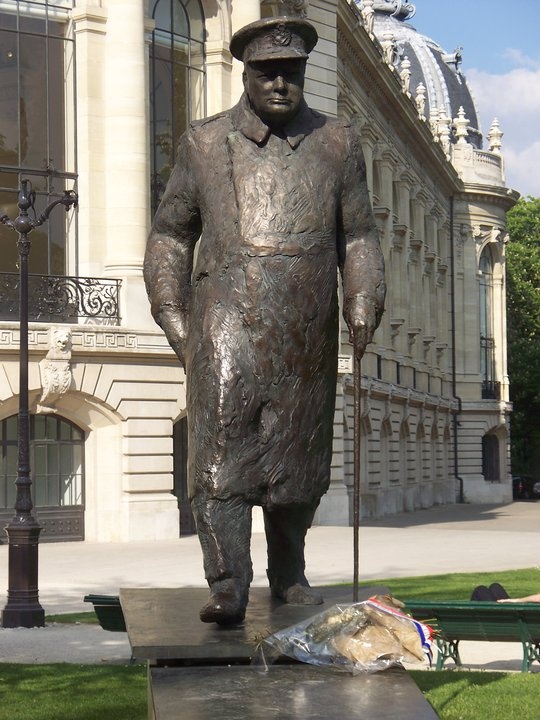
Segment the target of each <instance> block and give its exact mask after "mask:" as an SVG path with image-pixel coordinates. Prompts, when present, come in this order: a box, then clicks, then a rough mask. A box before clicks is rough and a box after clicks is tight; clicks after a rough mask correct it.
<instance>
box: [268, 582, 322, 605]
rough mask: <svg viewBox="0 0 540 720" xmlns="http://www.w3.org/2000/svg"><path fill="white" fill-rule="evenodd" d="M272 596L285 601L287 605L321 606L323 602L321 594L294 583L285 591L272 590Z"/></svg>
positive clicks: (306, 586) (307, 586)
mask: <svg viewBox="0 0 540 720" xmlns="http://www.w3.org/2000/svg"><path fill="white" fill-rule="evenodd" d="M272 595H273V596H274V597H278V598H281V600H285V602H286V603H288V604H289V605H322V603H323V602H324V599H323V596H322V595H321V593H319V592H317V591H316V590H313V589H312V588H310V587H309V585H301V584H300V583H295V584H294V585H291V586H290V587H288V588H287V589H286V590H282V589H279V590H278V589H275V588H272Z"/></svg>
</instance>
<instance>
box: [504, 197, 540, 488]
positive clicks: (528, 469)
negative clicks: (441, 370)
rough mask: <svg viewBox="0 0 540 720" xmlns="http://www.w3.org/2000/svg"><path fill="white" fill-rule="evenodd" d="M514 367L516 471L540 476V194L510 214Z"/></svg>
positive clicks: (508, 269) (509, 317)
mask: <svg viewBox="0 0 540 720" xmlns="http://www.w3.org/2000/svg"><path fill="white" fill-rule="evenodd" d="M507 229H508V233H509V236H510V242H509V243H508V246H507V252H506V275H507V323H508V372H509V376H510V397H511V400H512V402H513V404H514V413H513V417H512V467H513V471H514V472H521V473H528V474H532V475H538V476H539V478H540V198H533V197H528V198H521V199H520V200H519V202H518V203H517V204H516V205H515V206H514V207H513V208H512V210H510V212H509V213H508V215H507Z"/></svg>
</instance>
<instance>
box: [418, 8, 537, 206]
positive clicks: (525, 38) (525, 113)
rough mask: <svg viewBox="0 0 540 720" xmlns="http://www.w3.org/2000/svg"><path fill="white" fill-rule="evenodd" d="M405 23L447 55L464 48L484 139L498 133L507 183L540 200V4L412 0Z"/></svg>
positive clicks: (468, 79) (465, 60)
mask: <svg viewBox="0 0 540 720" xmlns="http://www.w3.org/2000/svg"><path fill="white" fill-rule="evenodd" d="M413 3H414V5H415V6H416V15H415V16H414V17H413V18H411V20H410V21H409V22H410V24H411V25H413V26H414V27H415V28H416V29H417V30H418V31H419V32H421V33H423V34H424V35H427V36H428V37H430V38H432V39H433V40H434V41H435V42H437V43H438V44H439V45H441V46H442V47H443V48H444V49H445V50H446V51H448V52H451V51H452V50H455V48H456V47H460V46H461V47H462V48H463V51H462V52H463V64H462V66H461V71H462V72H463V74H464V75H465V76H466V78H467V81H468V83H469V86H470V87H471V90H472V92H473V96H474V99H475V101H476V106H477V109H478V111H479V115H480V121H481V126H482V130H483V133H484V137H485V135H486V134H487V132H488V130H489V127H490V125H491V122H492V120H493V119H494V118H495V117H496V118H497V119H498V120H499V123H500V126H501V130H503V132H504V133H505V134H504V137H503V155H504V158H505V168H506V181H507V185H509V186H510V187H513V188H515V189H516V190H518V191H519V192H520V193H521V194H522V195H533V196H535V197H540V13H539V11H540V2H539V0H413Z"/></svg>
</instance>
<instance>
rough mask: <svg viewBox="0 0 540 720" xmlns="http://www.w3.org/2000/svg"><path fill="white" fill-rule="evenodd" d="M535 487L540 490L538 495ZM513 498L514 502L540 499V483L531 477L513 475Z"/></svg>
mask: <svg viewBox="0 0 540 720" xmlns="http://www.w3.org/2000/svg"><path fill="white" fill-rule="evenodd" d="M535 487H536V488H537V489H538V493H537V494H536V491H535ZM512 497H513V498H514V500H531V499H532V498H536V497H540V482H537V481H536V480H535V478H533V477H531V476H530V475H513V476H512Z"/></svg>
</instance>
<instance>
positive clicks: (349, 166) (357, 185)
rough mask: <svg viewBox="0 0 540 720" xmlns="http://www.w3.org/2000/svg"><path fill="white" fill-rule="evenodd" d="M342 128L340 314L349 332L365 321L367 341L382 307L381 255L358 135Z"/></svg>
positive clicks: (382, 260)
mask: <svg viewBox="0 0 540 720" xmlns="http://www.w3.org/2000/svg"><path fill="white" fill-rule="evenodd" d="M344 132H345V138H344V142H345V148H346V150H345V161H344V162H345V167H344V174H343V185H342V192H341V202H340V208H339V217H338V238H337V240H338V258H339V267H340V271H341V276H342V281H343V300H344V303H343V314H344V317H345V321H346V322H347V325H348V327H349V330H350V331H351V333H353V334H354V331H355V330H356V329H357V326H358V325H362V324H363V325H366V324H367V326H368V327H367V335H368V339H367V342H370V341H371V337H372V335H373V333H374V332H375V330H376V328H377V326H378V325H379V323H380V320H381V317H382V313H383V309H384V298H385V294H386V285H385V281H384V258H383V253H382V250H381V246H380V242H379V232H378V230H377V226H376V223H375V218H374V216H373V211H372V208H371V201H370V199H369V194H368V187H367V181H366V166H365V161H364V154H363V152H362V147H361V145H360V138H359V136H358V133H357V131H356V130H355V129H354V128H352V127H348V128H344ZM363 349H365V347H364V348H363Z"/></svg>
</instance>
